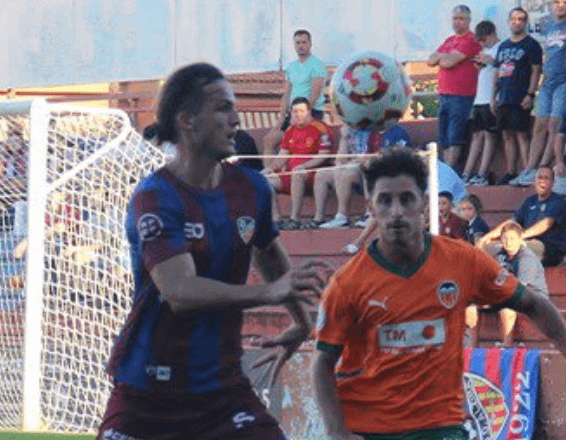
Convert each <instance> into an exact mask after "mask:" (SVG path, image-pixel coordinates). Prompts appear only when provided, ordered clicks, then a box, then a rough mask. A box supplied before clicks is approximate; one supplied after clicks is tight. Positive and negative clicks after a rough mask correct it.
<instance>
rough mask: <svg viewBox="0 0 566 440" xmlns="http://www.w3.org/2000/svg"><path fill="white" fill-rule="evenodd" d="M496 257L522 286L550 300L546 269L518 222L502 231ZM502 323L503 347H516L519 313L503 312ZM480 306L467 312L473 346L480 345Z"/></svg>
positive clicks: (500, 312)
mask: <svg viewBox="0 0 566 440" xmlns="http://www.w3.org/2000/svg"><path fill="white" fill-rule="evenodd" d="M492 252H493V256H494V257H495V258H496V259H497V261H499V263H500V264H501V266H502V267H503V268H505V269H506V270H507V271H509V273H512V274H513V275H515V276H516V277H517V279H518V280H519V282H521V283H523V284H524V285H525V286H526V287H527V288H529V289H531V290H532V291H533V292H536V293H538V294H539V295H544V296H546V297H548V287H547V285H546V278H545V274H544V267H543V266H542V264H541V262H540V260H539V258H538V257H537V256H536V255H535V253H534V252H533V251H532V250H530V249H529V248H528V247H527V246H526V245H525V242H524V241H523V228H522V227H521V225H520V224H519V223H517V222H514V221H512V220H509V221H507V222H505V223H504V225H503V227H502V228H501V245H500V246H498V247H497V248H494V249H493V250H492ZM499 317H500V319H501V339H502V341H503V347H506V348H507V347H511V346H512V345H513V327H514V326H515V321H516V320H517V312H516V311H515V310H512V309H507V308H503V309H501V310H499ZM477 322H478V309H477V306H474V305H472V306H470V307H467V308H466V324H467V325H468V327H469V328H470V332H471V333H472V335H471V336H472V343H471V345H472V346H475V345H476V342H477Z"/></svg>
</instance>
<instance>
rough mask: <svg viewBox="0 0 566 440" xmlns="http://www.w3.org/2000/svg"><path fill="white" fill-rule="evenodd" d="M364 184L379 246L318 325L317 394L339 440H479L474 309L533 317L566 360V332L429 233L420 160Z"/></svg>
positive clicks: (539, 300)
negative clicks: (467, 347)
mask: <svg viewBox="0 0 566 440" xmlns="http://www.w3.org/2000/svg"><path fill="white" fill-rule="evenodd" d="M364 174H365V178H366V182H367V185H368V189H369V194H370V197H371V198H370V201H371V209H372V214H373V216H374V218H375V219H376V221H377V239H376V240H374V241H373V242H372V243H371V244H370V246H369V247H368V248H367V249H366V250H365V251H362V252H359V253H358V254H357V255H356V256H355V257H353V258H352V259H351V260H350V261H349V262H348V263H347V264H346V265H345V266H344V267H343V268H342V269H341V270H340V271H339V272H338V273H336V275H335V276H333V278H332V280H331V282H330V285H329V286H328V288H327V289H326V291H325V293H324V295H323V298H322V302H321V305H320V310H319V316H318V322H317V330H316V339H317V348H318V350H317V353H316V355H315V359H314V366H313V368H314V387H315V391H316V396H317V398H318V402H319V406H320V410H321V415H322V418H323V420H324V423H325V425H326V429H327V431H328V434H329V438H331V439H333V440H346V439H347V440H354V439H366V440H367V439H372V440H375V439H398V440H416V439H427V440H448V439H449V440H460V439H467V438H468V434H467V432H466V431H465V429H464V427H463V422H464V413H463V397H464V391H463V388H462V373H463V366H464V353H463V347H462V343H463V336H464V329H465V310H466V306H467V305H468V304H470V303H476V304H496V305H498V306H499V307H507V308H512V309H514V310H517V311H520V312H522V313H525V314H526V315H527V316H529V317H530V318H531V320H533V322H535V323H536V324H537V325H538V327H539V328H540V329H541V330H542V331H543V332H544V333H545V334H546V335H547V336H548V337H549V339H551V340H552V341H553V342H554V343H555V345H556V347H557V348H558V349H559V350H560V351H561V352H562V354H564V355H566V322H565V321H564V319H563V318H562V317H561V315H560V313H559V311H558V310H557V309H556V308H555V307H554V305H553V304H552V303H551V302H550V301H549V300H548V299H547V298H546V297H544V296H542V295H539V294H537V293H535V292H533V291H531V290H530V289H528V288H525V287H524V286H523V285H521V284H520V283H519V282H518V281H517V279H516V278H515V277H514V276H513V275H511V274H509V273H508V272H507V271H505V270H502V268H501V266H500V265H499V264H498V263H497V262H496V261H495V260H494V259H492V258H490V257H489V256H488V255H486V254H485V253H483V252H482V251H481V250H479V249H477V248H475V247H473V246H472V245H470V244H469V243H467V242H464V241H463V240H453V239H450V238H447V237H440V236H430V235H429V234H428V233H426V232H425V231H424V226H423V225H424V217H423V207H424V194H425V190H426V182H427V176H426V175H427V173H426V168H425V166H424V163H423V162H422V161H421V159H420V158H418V156H416V155H414V154H413V153H411V152H408V151H406V150H396V151H392V152H391V153H386V154H385V155H384V157H383V158H380V159H374V160H373V161H372V162H371V163H370V165H369V166H368V167H366V168H365V170H364Z"/></svg>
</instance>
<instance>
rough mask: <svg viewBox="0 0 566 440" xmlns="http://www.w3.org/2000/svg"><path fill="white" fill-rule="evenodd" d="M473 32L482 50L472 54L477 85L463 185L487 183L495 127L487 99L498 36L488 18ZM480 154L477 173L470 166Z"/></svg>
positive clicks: (493, 116) (490, 88)
mask: <svg viewBox="0 0 566 440" xmlns="http://www.w3.org/2000/svg"><path fill="white" fill-rule="evenodd" d="M474 36H475V39H476V41H477V42H478V43H479V44H480V45H481V46H482V51H481V52H480V53H479V54H478V55H476V56H475V57H474V58H473V61H474V64H475V66H476V67H477V68H478V69H479V73H478V86H477V90H476V97H475V99H474V106H473V107H472V121H471V122H472V130H473V137H472V143H471V146H470V153H469V155H468V159H467V161H466V166H465V168H464V173H463V177H464V180H465V181H466V184H467V185H473V186H486V185H489V181H488V176H487V172H488V169H489V165H490V163H491V158H492V156H493V147H494V142H495V133H496V131H497V123H496V119H495V114H493V112H492V110H491V108H490V103H491V97H492V96H493V86H494V84H493V75H494V73H495V67H494V64H495V57H496V56H497V49H498V48H499V38H498V37H497V31H496V29H495V25H494V24H493V23H492V22H491V21H489V20H484V21H481V22H479V23H478V24H477V26H476V29H475V35H474ZM480 155H481V162H480V166H479V168H478V171H477V173H474V172H473V170H474V168H475V167H476V164H477V162H478V159H480Z"/></svg>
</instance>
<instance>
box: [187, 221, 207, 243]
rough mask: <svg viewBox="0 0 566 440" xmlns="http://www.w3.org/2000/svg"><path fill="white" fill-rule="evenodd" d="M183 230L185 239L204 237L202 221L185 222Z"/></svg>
mask: <svg viewBox="0 0 566 440" xmlns="http://www.w3.org/2000/svg"><path fill="white" fill-rule="evenodd" d="M183 231H184V232H185V238H186V239H187V240H192V239H194V238H196V239H200V238H202V237H204V225H203V224H202V223H191V222H186V223H185V226H184V227H183Z"/></svg>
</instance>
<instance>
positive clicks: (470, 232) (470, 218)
mask: <svg viewBox="0 0 566 440" xmlns="http://www.w3.org/2000/svg"><path fill="white" fill-rule="evenodd" d="M458 207H459V209H460V212H461V213H462V216H463V217H464V219H465V220H466V221H467V222H468V224H467V227H466V240H468V242H470V243H472V244H475V243H476V241H478V240H479V239H480V238H481V237H482V236H483V235H484V234H487V233H488V232H489V226H488V225H487V223H486V222H485V221H484V219H483V218H481V209H482V204H481V200H480V199H479V197H478V196H476V195H475V194H470V195H467V196H466V197H464V198H463V199H462V201H461V202H460V204H459V206H458Z"/></svg>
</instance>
